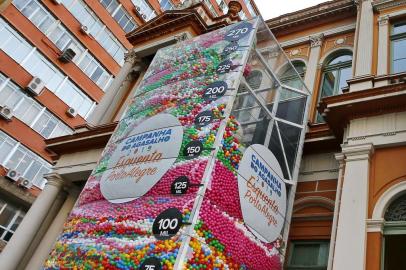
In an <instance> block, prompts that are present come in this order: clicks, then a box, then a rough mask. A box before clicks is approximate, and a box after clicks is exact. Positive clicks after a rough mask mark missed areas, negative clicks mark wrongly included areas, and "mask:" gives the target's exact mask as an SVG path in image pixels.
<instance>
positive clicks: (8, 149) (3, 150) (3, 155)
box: [0, 140, 15, 164]
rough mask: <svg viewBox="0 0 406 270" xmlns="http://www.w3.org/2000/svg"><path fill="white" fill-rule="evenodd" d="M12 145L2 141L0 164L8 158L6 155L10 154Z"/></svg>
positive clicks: (0, 145)
mask: <svg viewBox="0 0 406 270" xmlns="http://www.w3.org/2000/svg"><path fill="white" fill-rule="evenodd" d="M14 145H15V144H14V143H12V142H10V141H8V140H7V141H4V142H3V143H2V144H0V163H1V164H4V160H5V159H6V157H7V156H8V154H9V153H10V152H11V150H12V149H13V147H14Z"/></svg>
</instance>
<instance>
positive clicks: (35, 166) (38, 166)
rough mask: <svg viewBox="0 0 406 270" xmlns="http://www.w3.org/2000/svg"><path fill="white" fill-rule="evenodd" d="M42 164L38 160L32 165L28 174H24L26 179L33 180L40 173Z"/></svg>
mask: <svg viewBox="0 0 406 270" xmlns="http://www.w3.org/2000/svg"><path fill="white" fill-rule="evenodd" d="M41 166H42V164H41V163H40V162H38V161H36V160H34V162H33V163H32V164H31V166H30V168H29V169H28V170H27V172H26V173H25V174H24V177H25V178H26V179H28V180H33V179H34V177H35V175H36V174H37V173H38V171H39V170H40V169H41Z"/></svg>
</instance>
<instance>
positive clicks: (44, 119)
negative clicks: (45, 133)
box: [33, 113, 50, 134]
mask: <svg viewBox="0 0 406 270" xmlns="http://www.w3.org/2000/svg"><path fill="white" fill-rule="evenodd" d="M49 119H50V116H49V115H48V114H47V113H43V114H42V115H41V117H40V118H39V119H38V120H37V122H36V123H35V125H34V126H33V129H34V130H36V131H37V132H38V133H40V134H42V130H43V129H44V128H45V127H46V126H47V123H48V121H49Z"/></svg>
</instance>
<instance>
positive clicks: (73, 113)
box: [66, 107, 78, 118]
mask: <svg viewBox="0 0 406 270" xmlns="http://www.w3.org/2000/svg"><path fill="white" fill-rule="evenodd" d="M66 114H67V115H68V116H69V117H72V118H74V117H76V115H78V112H77V111H76V109H75V108H72V107H70V108H69V109H67V110H66Z"/></svg>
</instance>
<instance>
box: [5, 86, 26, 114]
mask: <svg viewBox="0 0 406 270" xmlns="http://www.w3.org/2000/svg"><path fill="white" fill-rule="evenodd" d="M22 97H23V96H22V94H21V93H20V92H18V90H17V89H16V88H15V86H14V85H11V84H10V83H9V84H7V85H6V86H5V87H4V88H3V90H2V91H1V92H0V98H2V99H0V104H4V105H7V106H8V107H9V108H11V109H14V108H15V107H16V105H17V103H19V102H20V100H21V98H22ZM3 98H4V99H3Z"/></svg>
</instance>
